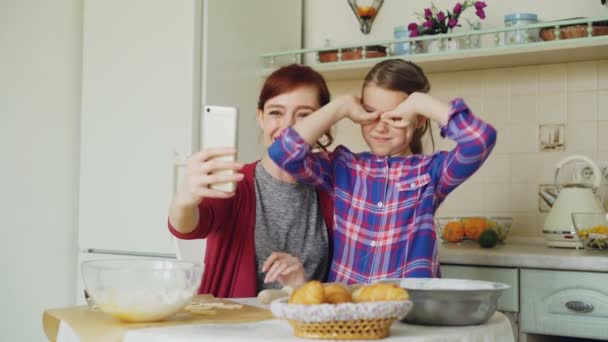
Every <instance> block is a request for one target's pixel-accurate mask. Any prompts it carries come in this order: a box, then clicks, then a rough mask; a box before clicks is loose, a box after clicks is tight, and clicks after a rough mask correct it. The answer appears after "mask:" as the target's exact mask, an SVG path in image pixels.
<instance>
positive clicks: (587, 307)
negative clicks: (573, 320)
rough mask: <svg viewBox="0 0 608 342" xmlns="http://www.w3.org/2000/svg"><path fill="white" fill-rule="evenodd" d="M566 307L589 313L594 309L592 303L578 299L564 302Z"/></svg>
mask: <svg viewBox="0 0 608 342" xmlns="http://www.w3.org/2000/svg"><path fill="white" fill-rule="evenodd" d="M566 307H567V308H568V310H570V311H574V312H578V313H590V312H591V311H593V309H594V308H593V304H587V303H585V302H581V301H579V300H571V301H569V302H566Z"/></svg>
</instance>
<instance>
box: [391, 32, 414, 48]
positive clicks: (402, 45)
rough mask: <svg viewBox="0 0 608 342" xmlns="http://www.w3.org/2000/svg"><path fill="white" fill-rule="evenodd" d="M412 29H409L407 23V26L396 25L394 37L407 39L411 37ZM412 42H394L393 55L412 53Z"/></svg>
mask: <svg viewBox="0 0 608 342" xmlns="http://www.w3.org/2000/svg"><path fill="white" fill-rule="evenodd" d="M410 32H411V31H410V30H408V29H407V25H405V26H395V30H394V31H393V33H394V37H395V39H396V40H399V39H406V38H409V37H410ZM410 43H411V42H401V43H395V44H393V51H392V54H393V55H407V54H410V53H411V52H413V51H411V50H413V49H412V44H410Z"/></svg>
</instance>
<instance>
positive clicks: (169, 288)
mask: <svg viewBox="0 0 608 342" xmlns="http://www.w3.org/2000/svg"><path fill="white" fill-rule="evenodd" d="M81 268H82V277H83V280H84V285H85V288H86V291H87V293H88V294H89V295H90V296H91V298H92V300H93V302H94V303H95V305H96V306H97V307H98V308H99V309H100V310H101V311H103V312H104V313H106V314H109V315H111V316H114V317H116V318H118V319H120V320H123V321H127V322H154V321H160V320H163V319H165V318H167V317H169V316H171V315H173V314H175V313H176V312H178V311H180V310H181V309H182V308H183V307H184V306H186V305H187V304H189V303H190V302H191V300H192V297H193V296H194V294H195V293H196V291H197V290H198V288H199V286H200V284H201V277H202V274H203V267H202V266H201V265H200V264H197V263H192V262H186V261H177V260H159V259H139V260H135V259H112V260H92V261H85V262H83V263H82V264H81Z"/></svg>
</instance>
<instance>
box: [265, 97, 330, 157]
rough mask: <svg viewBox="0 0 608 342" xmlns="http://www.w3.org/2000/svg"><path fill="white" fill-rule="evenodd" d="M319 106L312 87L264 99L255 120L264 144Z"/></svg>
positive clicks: (270, 141) (267, 145)
mask: <svg viewBox="0 0 608 342" xmlns="http://www.w3.org/2000/svg"><path fill="white" fill-rule="evenodd" d="M319 108H320V105H319V100H318V92H317V89H316V88H314V87H309V86H302V87H298V88H296V89H294V90H292V91H290V92H287V93H283V94H280V95H277V96H275V97H273V98H271V99H270V100H268V101H266V103H265V104H264V109H263V110H258V113H257V120H258V124H259V125H260V128H262V131H263V135H264V146H266V147H269V146H270V144H272V142H274V141H275V140H276V139H277V138H278V137H279V135H281V132H283V130H284V129H285V128H287V127H289V126H292V125H293V124H294V123H296V121H297V120H300V119H302V118H305V117H306V116H308V115H309V114H310V113H312V112H314V111H316V110H317V109H319Z"/></svg>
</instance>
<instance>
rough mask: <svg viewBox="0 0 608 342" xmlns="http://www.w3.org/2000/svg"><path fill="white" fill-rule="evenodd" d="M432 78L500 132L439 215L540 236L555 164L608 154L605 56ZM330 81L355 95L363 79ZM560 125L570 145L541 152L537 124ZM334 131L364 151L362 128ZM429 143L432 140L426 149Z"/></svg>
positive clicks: (343, 126)
mask: <svg viewBox="0 0 608 342" xmlns="http://www.w3.org/2000/svg"><path fill="white" fill-rule="evenodd" d="M428 76H429V80H430V82H431V85H432V90H431V93H432V94H433V95H434V96H436V97H438V98H440V99H443V100H445V101H449V100H451V99H453V98H454V97H463V98H464V99H465V101H466V102H467V103H468V105H469V106H470V108H471V109H472V110H473V112H474V113H475V114H476V115H478V116H480V117H482V118H483V119H485V120H486V121H487V122H490V123H491V124H492V125H494V126H495V127H496V129H497V130H498V139H497V144H496V147H495V149H494V151H493V153H492V154H491V156H490V157H489V158H488V160H487V161H486V163H485V164H484V165H483V166H482V168H481V169H480V170H479V171H478V172H477V173H476V174H475V175H473V177H471V178H470V179H469V180H468V181H467V182H465V183H464V184H463V185H461V186H460V187H459V188H457V189H456V190H455V191H454V192H453V193H452V194H451V195H450V196H449V197H448V199H447V200H446V201H445V202H444V204H443V205H442V207H441V208H440V210H439V213H438V215H444V216H447V215H480V214H487V215H501V216H505V215H506V216H512V217H513V218H514V223H513V231H512V234H513V235H525V236H540V234H541V229H542V223H543V222H544V217H545V215H546V214H545V213H541V212H540V211H539V200H538V194H537V192H538V186H539V184H552V182H553V179H554V171H555V168H554V166H555V164H556V163H557V162H558V161H559V160H560V159H561V158H563V157H565V156H567V155H570V154H574V153H577V154H584V155H587V156H589V157H591V158H593V159H594V160H596V161H607V160H608V138H607V137H606V134H605V132H606V131H608V60H606V61H597V62H580V63H569V64H553V65H542V66H529V67H517V68H505V69H491V70H481V71H467V72H451V73H438V74H429V75H428ZM330 87H331V91H332V94H333V96H336V95H339V94H343V93H355V94H357V93H359V92H360V87H361V81H343V82H330ZM556 123H557V124H563V125H564V127H565V143H566V144H565V150H564V151H551V152H540V151H539V150H540V148H539V127H540V126H544V125H546V124H556ZM433 133H434V134H433V135H434V140H435V144H436V149H437V150H449V149H451V148H452V147H453V146H454V143H453V142H452V141H450V140H447V139H446V140H444V139H441V137H440V136H439V134H438V133H439V130H438V128H437V127H436V126H434V127H433ZM335 134H336V142H337V143H343V144H345V145H347V146H350V147H352V148H353V149H354V150H356V151H363V150H366V145H365V142H364V141H363V139H362V138H361V133H360V130H359V127H358V126H356V125H354V124H352V123H351V122H349V121H344V122H342V123H340V124H339V125H338V126H337V127H336V132H335ZM431 148H432V147H431V145H430V141H429V140H427V141H426V150H427V151H431ZM568 171H570V172H572V171H573V170H566V172H568ZM560 179H561V177H560ZM602 191H604V193H605V191H606V187H605V186H604V187H603V188H602Z"/></svg>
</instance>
